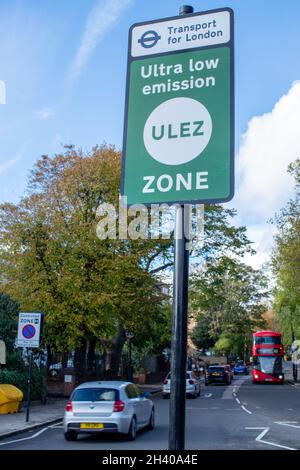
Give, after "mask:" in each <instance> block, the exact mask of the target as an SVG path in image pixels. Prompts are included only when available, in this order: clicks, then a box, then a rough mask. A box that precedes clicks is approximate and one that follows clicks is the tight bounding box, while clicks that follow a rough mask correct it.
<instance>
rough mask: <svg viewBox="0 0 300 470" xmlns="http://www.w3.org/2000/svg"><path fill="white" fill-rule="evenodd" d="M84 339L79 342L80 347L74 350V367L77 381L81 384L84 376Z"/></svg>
mask: <svg viewBox="0 0 300 470" xmlns="http://www.w3.org/2000/svg"><path fill="white" fill-rule="evenodd" d="M86 348H87V341H86V339H84V338H83V339H82V340H81V345H80V346H79V347H78V348H76V349H75V355H74V367H75V374H76V378H77V381H79V382H82V380H84V377H85V374H86Z"/></svg>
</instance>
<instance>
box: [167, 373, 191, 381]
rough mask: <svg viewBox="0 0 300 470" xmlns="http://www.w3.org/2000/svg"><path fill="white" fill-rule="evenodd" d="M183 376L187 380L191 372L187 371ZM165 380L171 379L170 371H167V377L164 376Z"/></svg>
mask: <svg viewBox="0 0 300 470" xmlns="http://www.w3.org/2000/svg"><path fill="white" fill-rule="evenodd" d="M185 378H186V379H187V380H188V379H190V378H191V373H190V372H187V373H186V374H185ZM166 380H171V372H169V373H168V375H167V377H166Z"/></svg>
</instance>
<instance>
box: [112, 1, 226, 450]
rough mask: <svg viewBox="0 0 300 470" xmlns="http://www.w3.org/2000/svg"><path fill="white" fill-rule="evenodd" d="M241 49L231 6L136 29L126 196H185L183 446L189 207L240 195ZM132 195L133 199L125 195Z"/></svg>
mask: <svg viewBox="0 0 300 470" xmlns="http://www.w3.org/2000/svg"><path fill="white" fill-rule="evenodd" d="M233 70H234V51H233V11H232V10H231V9H230V8H222V9H217V10H210V11H206V12H201V13H193V7H191V6H187V5H186V6H183V7H182V8H181V9H180V15H179V16H176V17H170V18H164V19H160V20H154V21H148V22H144V23H138V24H135V25H133V26H132V27H131V28H130V32H129V46H128V65H127V85H126V104H125V124H124V139H123V162H122V179H121V195H122V196H123V202H127V204H128V205H133V204H145V205H147V206H151V204H161V203H166V204H169V205H171V204H177V207H176V225H175V268H174V293H173V333H172V357H171V397H170V398H171V400H170V431H169V449H170V450H183V449H184V447H185V395H186V360H187V308H188V271H189V251H188V239H189V233H188V229H187V227H189V220H188V214H189V212H190V211H188V210H185V208H184V206H185V205H189V204H199V203H200V204H211V203H221V202H227V201H229V200H231V199H232V197H233V193H234V75H233ZM125 197H126V198H127V200H126V201H125V199H124V198H125Z"/></svg>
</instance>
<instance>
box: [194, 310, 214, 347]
mask: <svg viewBox="0 0 300 470" xmlns="http://www.w3.org/2000/svg"><path fill="white" fill-rule="evenodd" d="M191 340H192V341H193V343H194V345H195V346H196V348H197V349H203V350H204V352H205V350H206V349H209V348H211V347H212V346H213V345H214V344H215V340H214V338H212V337H211V335H210V333H209V319H208V318H207V317H206V316H198V317H197V323H196V326H195V327H194V328H193V330H192V332H191Z"/></svg>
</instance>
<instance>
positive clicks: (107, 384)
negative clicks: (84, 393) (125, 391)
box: [76, 380, 131, 388]
mask: <svg viewBox="0 0 300 470" xmlns="http://www.w3.org/2000/svg"><path fill="white" fill-rule="evenodd" d="M127 384H131V382H126V381H122V380H97V381H94V382H84V383H83V384H80V385H78V387H76V388H91V387H99V386H101V385H102V386H104V387H111V388H120V387H122V386H124V385H127Z"/></svg>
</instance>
